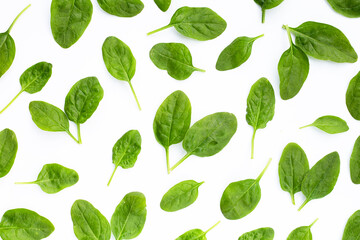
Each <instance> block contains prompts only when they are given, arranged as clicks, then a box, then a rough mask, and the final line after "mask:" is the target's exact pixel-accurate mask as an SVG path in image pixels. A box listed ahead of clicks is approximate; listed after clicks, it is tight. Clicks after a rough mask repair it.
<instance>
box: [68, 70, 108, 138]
mask: <svg viewBox="0 0 360 240" xmlns="http://www.w3.org/2000/svg"><path fill="white" fill-rule="evenodd" d="M103 96H104V90H103V89H102V87H101V85H100V83H99V81H98V79H97V78H96V77H87V78H84V79H81V80H80V81H78V82H77V83H75V84H74V86H72V88H71V89H70V91H69V93H68V94H67V95H66V98H65V107H64V109H65V113H66V116H67V117H68V118H69V120H70V121H73V122H74V123H76V126H77V132H78V141H79V143H81V134H80V124H82V123H85V122H86V121H87V120H88V119H89V118H90V117H91V116H92V114H93V113H94V112H95V110H96V109H97V107H98V106H99V103H100V101H101V99H102V98H103Z"/></svg>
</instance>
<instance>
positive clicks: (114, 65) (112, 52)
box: [102, 37, 141, 110]
mask: <svg viewBox="0 0 360 240" xmlns="http://www.w3.org/2000/svg"><path fill="white" fill-rule="evenodd" d="M102 55H103V59H104V62H105V65H106V68H107V70H108V71H109V73H110V74H111V75H112V76H113V77H114V78H116V79H118V80H121V81H126V82H128V83H129V85H130V88H131V91H132V93H133V95H134V98H135V100H136V103H137V105H138V107H139V109H140V110H141V107H140V104H139V101H138V99H137V97H136V94H135V91H134V88H133V86H132V84H131V79H132V78H133V77H134V75H135V70H136V60H135V58H134V55H133V54H132V52H131V50H130V48H129V47H128V46H127V45H126V44H125V43H124V42H122V41H121V40H120V39H118V38H116V37H108V38H106V40H105V42H104V44H103V46H102Z"/></svg>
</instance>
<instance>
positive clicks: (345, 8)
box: [327, 0, 360, 18]
mask: <svg viewBox="0 0 360 240" xmlns="http://www.w3.org/2000/svg"><path fill="white" fill-rule="evenodd" d="M327 1H328V3H329V4H330V6H331V7H332V8H333V9H334V10H335V11H336V12H338V13H340V14H341V15H343V16H345V17H349V18H358V17H360V1H359V0H346V1H344V0H327Z"/></svg>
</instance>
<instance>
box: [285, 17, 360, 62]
mask: <svg viewBox="0 0 360 240" xmlns="http://www.w3.org/2000/svg"><path fill="white" fill-rule="evenodd" d="M290 31H291V32H292V33H293V34H294V35H295V36H296V39H295V44H296V46H298V47H299V48H301V50H303V51H304V52H305V53H306V54H307V55H309V56H312V57H314V58H317V59H320V60H330V61H333V62H339V63H343V62H348V63H354V62H356V61H357V59H358V55H357V54H356V52H355V50H354V48H353V47H352V46H351V44H350V42H349V40H348V39H347V38H346V36H345V35H344V34H343V33H342V32H341V31H340V30H339V29H337V28H335V27H333V26H331V25H328V24H324V23H318V22H305V23H303V24H301V25H300V26H299V27H297V28H290Z"/></svg>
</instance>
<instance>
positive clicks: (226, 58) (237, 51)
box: [216, 35, 264, 71]
mask: <svg viewBox="0 0 360 240" xmlns="http://www.w3.org/2000/svg"><path fill="white" fill-rule="evenodd" d="M263 36H264V35H260V36H257V37H254V38H249V37H238V38H236V39H235V40H234V41H233V42H232V43H230V45H229V46H227V47H226V48H225V49H224V50H223V51H222V52H221V53H220V56H219V58H218V60H217V62H216V69H217V70H219V71H227V70H231V69H234V68H237V67H239V66H240V65H241V64H243V63H244V62H246V61H247V60H248V59H249V57H250V55H251V51H252V46H253V44H254V42H255V41H256V40H257V39H259V38H261V37H263Z"/></svg>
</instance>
